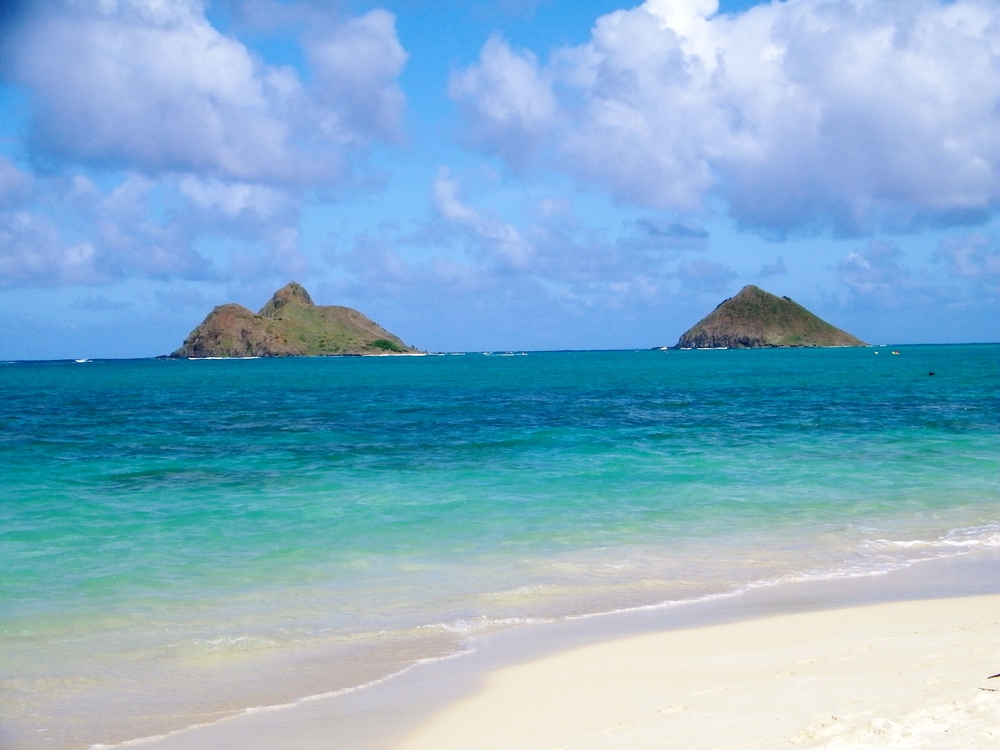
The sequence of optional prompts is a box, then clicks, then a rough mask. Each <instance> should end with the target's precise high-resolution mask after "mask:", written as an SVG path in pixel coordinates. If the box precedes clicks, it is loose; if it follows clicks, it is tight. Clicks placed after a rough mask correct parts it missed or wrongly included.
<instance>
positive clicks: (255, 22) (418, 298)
mask: <svg viewBox="0 0 1000 750" xmlns="http://www.w3.org/2000/svg"><path fill="white" fill-rule="evenodd" d="M998 208H1000V2H997V1H996V0H993V1H992V2H981V1H979V0H954V1H951V2H935V1H931V0H882V1H880V2H876V1H874V0H785V2H764V3H754V2H752V1H751V0H743V1H738V0H732V1H730V2H727V1H725V0H721V2H717V1H716V0H647V2H645V3H643V4H641V5H635V4H631V3H628V2H624V3H623V2H620V1H619V2H615V1H614V0H572V1H570V0H497V1H496V2H486V1H485V0H425V1H423V2H420V1H418V0H395V1H388V2H382V3H379V2H367V1H362V0H357V1H356V2H354V1H350V0H344V1H343V2H338V1H336V0H287V1H285V0H215V1H212V0H201V1H199V0H46V1H45V2H34V1H32V0H0V360H17V359H58V358H77V357H90V358H96V357H102V358H103V357H149V356H156V355H160V354H165V353H169V352H170V351H172V350H174V349H176V348H177V347H178V346H180V344H181V343H182V341H183V340H184V338H185V336H186V335H187V334H188V333H189V332H190V330H191V329H192V328H194V327H195V326H196V325H197V324H198V323H199V322H201V320H202V319H203V318H204V317H205V315H206V314H207V313H208V312H209V311H210V310H211V309H212V307H213V306H214V305H219V304H223V303H225V302H238V303H240V304H243V305H246V306H247V307H249V308H251V309H253V310H257V309H259V308H260V307H261V306H263V304H264V303H265V302H266V301H267V300H268V299H269V297H270V296H271V294H272V293H273V292H274V290H276V289H277V288H279V287H280V286H283V285H284V284H286V283H287V282H289V281H292V280H295V281H298V282H300V283H301V284H303V285H304V286H305V287H306V288H307V289H308V290H309V292H310V293H311V295H312V297H313V299H314V300H315V301H316V302H317V303H318V304H336V305H347V306H350V307H354V308H357V309H358V310H361V311H362V312H363V313H365V314H366V315H368V316H369V317H370V318H372V319H374V320H375V321H377V322H378V323H380V324H381V325H383V326H384V327H386V328H387V329H389V330H390V331H392V332H393V333H395V334H397V335H399V336H400V337H401V338H403V339H404V340H405V341H406V342H407V343H408V344H411V345H414V346H417V347H419V348H421V349H426V350H431V351H476V350H511V349H518V350H532V349H534V350H539V349H618V348H647V347H654V346H664V345H673V344H674V343H676V341H677V338H678V337H679V336H680V334H681V333H682V332H683V331H684V330H686V329H687V328H689V327H690V326H692V325H693V324H694V323H696V322H697V321H698V320H699V319H700V318H702V317H703V316H704V315H706V314H707V313H708V312H710V311H711V310H712V309H713V308H714V307H715V306H716V305H717V304H719V303H720V302H721V301H722V300H724V299H726V298H728V297H731V296H733V295H734V294H735V293H736V292H738V291H739V290H740V288H742V287H743V286H744V285H746V284H756V285H758V286H760V287H762V288H763V289H766V290H768V291H770V292H772V293H774V294H778V295H787V296H790V297H791V298H793V299H794V300H796V301H797V302H799V303H801V304H803V305H805V306H806V307H807V308H809V309H810V310H812V311H813V312H815V313H816V314H818V315H820V316H821V317H823V318H824V319H826V320H828V321H829V322H831V323H833V324H834V325H837V326H839V327H841V328H844V329H845V330H847V331H849V332H851V333H853V334H855V335H857V336H859V337H860V338H862V339H864V340H866V341H868V342H870V343H889V344H906V343H960V342H985V341H991V342H995V341H1000V314H998V313H1000V216H998Z"/></svg>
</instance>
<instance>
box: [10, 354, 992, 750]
mask: <svg viewBox="0 0 1000 750" xmlns="http://www.w3.org/2000/svg"><path fill="white" fill-rule="evenodd" d="M874 351H878V352H879V354H877V355H876V354H874ZM899 351H900V354H899V355H898V356H894V355H892V354H891V353H890V350H889V349H885V348H883V349H879V350H872V349H839V350H835V349H825V350H769V351H692V352H673V351H672V352H659V351H656V352H588V353H583V352H578V353H537V354H536V353H532V354H530V355H528V356H513V357H507V356H482V355H468V356H447V357H424V358H411V357H405V358H404V357H399V358H389V357H385V358H363V359H357V358H334V359H294V360H247V361H214V360H213V361H193V362H188V361H149V360H143V361H113V362H94V363H86V364H76V363H63V362H60V363H13V364H3V365H0V427H2V431H0V471H2V478H3V490H2V492H3V494H2V500H0V561H2V562H3V569H2V571H0V680H2V683H0V691H2V692H0V711H2V712H3V714H2V718H3V722H2V723H0V740H2V742H0V745H2V746H3V747H8V746H10V747H25V748H29V747H74V746H81V747H82V746H86V744H87V743H90V742H97V741H111V740H121V739H127V738H129V737H135V736H143V735H148V734H154V733H157V732H162V731H166V730H169V729H172V728H176V727H177V726H183V725H186V724H192V723H197V722H199V721H203V720H211V719H212V718H215V717H217V716H220V715H223V714H224V713H225V712H226V711H230V710H234V709H238V708H243V707H246V706H252V705H270V704H274V703H280V702H282V701H286V700H288V699H290V698H294V697H296V696H301V695H307V694H312V693H319V692H326V691H331V690H337V689H340V688H344V687H349V686H351V685H355V684H360V683H361V682H364V681H366V680H370V679H375V678H378V677H380V676H383V675H385V674H388V673H390V672H392V671H395V670H397V669H399V668H400V667H402V666H405V665H406V664H407V663H411V662H412V661H413V660H415V659H418V658H424V657H433V656H441V655H446V654H448V653H453V652H455V651H458V650H461V649H462V648H464V640H465V639H466V638H467V637H468V635H469V634H470V633H475V632H478V631H480V630H482V629H483V628H491V627H499V626H502V625H504V624H506V623H512V622H522V621H526V620H532V619H540V618H550V617H563V616H567V615H572V614H579V613H588V612H597V611H607V610H610V609H619V608H626V607H633V606H641V605H648V604H654V603H657V602H662V601H671V600H685V599H692V598H698V597H702V596H706V595H710V594H714V593H723V592H728V591H734V590H739V589H742V588H746V587H747V586H752V585H758V584H761V583H766V582H773V581H780V580H787V579H794V578H804V577H827V576H840V575H857V574H865V573H872V572H877V571H879V570H886V569H890V568H893V567H898V566H900V565H906V564H908V563H909V562H911V561H913V560H916V559H920V558H923V557H929V556H940V555H946V554H955V553H958V552H961V551H964V550H969V549H975V548H979V547H983V546H997V545H998V544H1000V527H998V512H997V497H998V485H1000V451H998V448H1000V398H998V396H1000V378H998V376H1000V346H996V345H983V346H971V345H969V346H936V347H902V348H901V349H899ZM930 371H934V373H935V375H934V376H933V377H932V376H929V375H928V372H930ZM262 676H264V677H265V679H261V677H262ZM108 706H111V707H113V708H111V709H109V708H108ZM102 707H103V708H102ZM98 711H102V712H103V713H102V714H101V715H100V717H99V718H95V712H98ZM39 730H41V731H39Z"/></svg>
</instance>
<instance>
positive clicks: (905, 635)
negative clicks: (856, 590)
mask: <svg viewBox="0 0 1000 750" xmlns="http://www.w3.org/2000/svg"><path fill="white" fill-rule="evenodd" d="M998 620H1000V597H998V596H979V597H969V598H961V599H936V600H933V599H932V600H925V601H915V602H902V603H890V604H877V605H870V606H865V607H856V608H852V609H842V610H832V611H824V612H809V613H804V614H794V615H784V616H778V617H771V618H767V619H760V620H753V621H749V622H740V623H735V624H728V625H718V626H712V627H704V628H697V629H693V630H678V631H665V632H659V633H654V634H650V635H641V636H633V637H628V638H623V639H620V640H615V641H610V642H605V643H600V644H597V645H592V646H587V647H583V648H578V649H575V650H572V651H566V652H562V653H558V654H556V655H554V656H549V657H546V658H543V659H540V660H538V661H533V662H529V663H525V664H521V665H517V666H512V667H506V668H503V669H500V670H498V671H496V672H493V673H490V674H488V675H486V677H485V680H484V684H483V688H482V690H481V691H479V692H478V693H476V694H475V695H472V696H471V697H468V698H466V699H464V700H461V701H460V702H458V703H456V704H454V705H452V706H451V707H449V708H447V709H446V710H444V711H442V712H440V713H438V714H437V715H435V716H433V717H432V718H431V719H430V720H428V721H426V723H424V724H423V725H422V726H420V727H418V728H417V729H415V730H413V731H412V732H410V733H409V734H408V735H407V736H406V737H405V738H404V739H403V740H402V741H401V742H398V743H397V744H396V745H395V746H394V750H492V749H494V748H495V749H496V750H522V749H523V750H535V749H537V750H558V749H559V748H564V749H565V750H587V749H589V748H629V749H635V750H643V749H644V748H678V749H679V750H680V749H683V750H702V749H705V750H708V749H709V748H715V749H716V750H722V748H831V749H833V748H845V749H846V748H851V749H861V748H907V750H917V749H919V748H928V749H931V748H933V749H934V750H947V749H948V748H956V749H958V748H961V750H971V749H973V748H989V749H990V750H996V748H997V747H1000V743H998V740H1000V692H995V691H996V690H997V689H1000V684H998V683H1000V678H998V679H995V680H989V681H987V680H986V677H987V676H989V675H992V674H995V673H997V672H1000V643H998V634H1000V626H998ZM289 739H290V738H289ZM291 746H294V745H292V744H290V745H289V747H291Z"/></svg>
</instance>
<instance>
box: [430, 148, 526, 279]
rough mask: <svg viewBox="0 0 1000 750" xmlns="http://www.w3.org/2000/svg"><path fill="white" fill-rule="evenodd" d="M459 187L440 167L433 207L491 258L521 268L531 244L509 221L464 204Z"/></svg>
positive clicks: (435, 184)
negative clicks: (465, 232) (465, 233)
mask: <svg viewBox="0 0 1000 750" xmlns="http://www.w3.org/2000/svg"><path fill="white" fill-rule="evenodd" d="M459 187H460V186H459V182H458V180H457V179H455V178H453V177H452V176H451V175H450V174H449V172H448V170H447V169H446V168H443V167H442V168H441V169H440V170H439V171H438V175H437V178H436V179H435V180H434V186H433V189H432V198H433V202H434V208H435V210H437V212H438V213H439V214H440V216H441V217H442V218H443V219H445V220H446V221H448V222H450V223H452V224H454V225H455V226H458V227H461V228H463V229H465V230H466V231H467V232H468V233H470V235H471V236H472V238H473V241H474V243H475V245H476V246H477V247H478V248H479V249H480V250H481V252H483V253H484V254H485V255H486V256H488V257H489V258H490V259H491V260H493V261H496V262H500V263H501V264H503V265H505V266H509V267H512V268H519V269H525V268H526V267H527V265H528V263H529V260H530V259H531V256H532V254H533V253H534V248H533V247H532V244H531V243H530V242H529V241H528V240H527V239H525V237H524V236H523V235H522V234H521V232H519V231H518V230H517V228H515V227H514V226H513V225H512V224H508V223H507V222H505V221H502V220H501V219H498V218H496V217H492V216H488V215H486V214H484V213H482V212H481V211H479V210H477V209H475V208H472V207H471V206H468V205H466V204H465V203H464V202H463V201H462V200H461V198H460V197H459Z"/></svg>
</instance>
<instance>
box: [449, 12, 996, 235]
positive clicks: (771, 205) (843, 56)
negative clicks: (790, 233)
mask: <svg viewBox="0 0 1000 750" xmlns="http://www.w3.org/2000/svg"><path fill="white" fill-rule="evenodd" d="M716 9H717V3H716V2H714V0H649V1H648V2H646V3H645V4H644V5H642V6H640V7H638V8H635V9H632V10H623V11H616V12H614V13H611V14H608V15H606V16H603V17H601V18H599V19H598V20H597V22H596V24H595V26H594V29H593V32H592V36H591V39H590V41H589V42H587V43H586V44H583V45H580V46H577V47H571V48H566V49H561V50H557V51H556V52H555V53H554V54H553V55H552V56H551V58H550V59H549V60H548V62H547V63H545V64H541V63H539V62H538V60H536V59H535V57H534V56H533V55H532V54H531V53H529V52H521V51H516V50H513V49H511V48H510V47H509V45H507V44H506V43H505V42H503V41H502V40H500V39H498V38H492V39H491V40H490V41H488V42H487V43H486V45H485V46H484V47H483V50H482V53H481V56H480V59H479V61H478V62H477V63H476V64H474V65H472V66H470V67H469V68H468V69H466V70H464V71H461V72H459V73H457V74H456V75H455V76H454V78H453V80H452V84H451V89H450V90H451V94H452V96H453V97H454V98H456V100H458V102H459V103H460V105H461V106H462V108H463V110H464V112H465V114H466V117H467V118H468V120H469V126H470V131H471V132H472V134H473V137H474V138H475V139H476V141H477V142H478V143H479V144H480V145H482V146H483V147H485V148H487V149H489V150H490V151H492V152H494V153H497V154H499V155H501V156H503V157H504V158H506V159H508V160H509V161H510V162H511V163H512V164H514V165H515V166H518V167H520V166H523V165H524V164H525V163H526V162H527V161H528V160H529V159H530V158H534V159H536V160H537V161H538V162H540V163H542V164H547V165H549V166H554V167H556V168H558V169H561V170H564V171H566V172H568V173H570V174H572V175H574V176H575V177H577V178H578V179H580V180H582V181H584V182H588V183H591V184H595V185H598V186H601V187H603V188H605V189H607V190H609V191H610V192H611V193H612V194H613V195H614V196H615V197H616V198H617V199H619V200H624V201H628V202H631V203H634V204H638V205H644V206H650V207H655V208H660V209H670V210H675V211H681V212H696V211H700V210H704V209H705V207H706V205H707V203H708V201H710V200H711V199H712V198H713V196H719V197H721V198H722V199H723V200H724V201H725V203H726V205H727V207H728V210H729V211H730V213H731V214H732V216H734V217H735V218H736V219H737V220H738V221H740V222H742V223H744V224H747V225H751V226H755V227H758V228H762V229H764V230H767V231H779V232H783V231H787V230H789V229H792V228H795V227H802V226H815V225H817V224H820V225H824V224H825V225H832V227H833V228H834V229H835V230H836V231H839V232H846V233H857V232H866V231H870V230H873V229H877V228H911V227H914V226H918V225H920V224H921V223H924V222H938V223H948V222H962V221H971V220H979V219H981V218H983V217H984V216H987V215H989V214H990V213H992V212H994V211H996V209H997V207H998V202H1000V200H998V195H997V191H996V185H997V183H998V181H1000V122H998V120H997V117H996V112H997V111H998V107H1000V22H998V16H1000V9H998V7H997V5H996V4H995V3H989V2H985V1H980V0H958V1H957V2H950V3H943V2H933V1H932V0H920V1H915V0H905V1H904V0H898V1H895V2H876V0H788V1H787V2H774V3H771V4H769V5H760V6H756V7H754V8H752V9H750V10H749V11H747V12H745V13H742V14H739V15H715V11H716Z"/></svg>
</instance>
